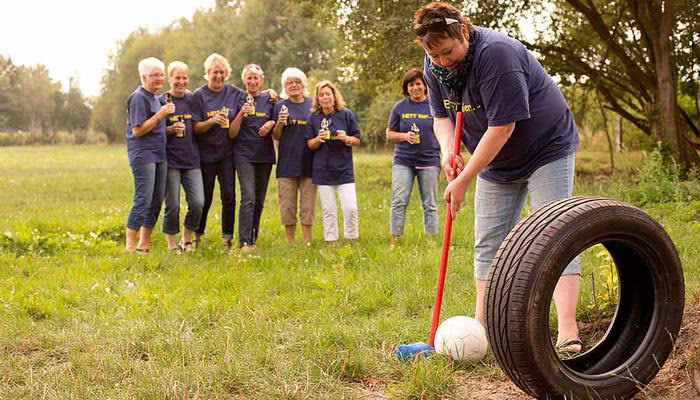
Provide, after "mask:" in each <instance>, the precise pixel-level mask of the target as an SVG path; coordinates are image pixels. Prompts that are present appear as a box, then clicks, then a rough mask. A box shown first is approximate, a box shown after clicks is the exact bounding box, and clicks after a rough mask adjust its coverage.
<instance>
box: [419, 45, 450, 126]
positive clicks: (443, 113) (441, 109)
mask: <svg viewBox="0 0 700 400" xmlns="http://www.w3.org/2000/svg"><path fill="white" fill-rule="evenodd" d="M429 63H430V60H429V59H428V56H425V59H424V61H423V80H424V81H425V86H427V87H428V103H429V104H430V113H431V114H432V115H433V117H434V118H447V117H448V115H447V110H446V109H445V102H444V99H443V98H442V93H441V92H440V88H439V87H438V85H439V83H438V82H437V81H436V80H435V77H434V76H433V73H432V72H430V68H428V65H429Z"/></svg>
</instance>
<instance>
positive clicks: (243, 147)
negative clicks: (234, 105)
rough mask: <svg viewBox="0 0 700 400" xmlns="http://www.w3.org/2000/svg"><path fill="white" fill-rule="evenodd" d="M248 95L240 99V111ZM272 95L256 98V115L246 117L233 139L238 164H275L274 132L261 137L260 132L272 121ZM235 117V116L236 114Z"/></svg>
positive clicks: (261, 95) (262, 95)
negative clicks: (261, 128) (262, 127)
mask: <svg viewBox="0 0 700 400" xmlns="http://www.w3.org/2000/svg"><path fill="white" fill-rule="evenodd" d="M245 99H246V94H245V93H244V94H243V96H242V98H241V99H240V104H239V109H240V107H243V104H245ZM273 107H274V106H273V105H272V104H271V103H270V94H269V93H267V92H265V93H261V94H259V95H257V96H255V115H244V116H243V117H242V118H243V119H242V120H241V129H240V131H238V136H236V138H235V139H233V158H234V160H236V162H249V163H272V164H274V163H275V146H274V144H273V143H272V130H270V132H269V133H268V134H267V135H266V136H260V134H258V130H260V127H261V126H263V125H264V124H265V123H266V122H267V121H270V120H271V119H272V108H273ZM234 116H235V114H234Z"/></svg>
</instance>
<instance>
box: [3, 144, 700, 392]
mask: <svg viewBox="0 0 700 400" xmlns="http://www.w3.org/2000/svg"><path fill="white" fill-rule="evenodd" d="M604 157H605V154H602V155H600V156H599V158H598V159H601V158H602V159H604ZM0 160H2V163H0V360H2V362H0V398H12V399H35V398H76V399H83V398H99V399H103V398H111V399H126V398H139V399H164V398H234V399H238V398H240V399H243V398H246V399H251V398H252V399H270V398H289V399H291V398H294V399H296V398H299V399H302V398H304V399H305V398H333V399H336V398H360V397H361V396H362V393H364V391H363V390H365V389H367V388H369V387H370V386H372V387H375V389H374V390H381V391H382V392H383V393H385V394H387V395H390V396H393V397H394V398H415V399H418V398H435V399H438V398H454V397H456V396H457V390H456V383H455V382H456V379H457V378H459V377H460V376H466V375H470V376H472V375H477V376H478V375H484V376H492V375H494V374H497V375H498V374H500V371H499V370H498V369H497V364H496V363H495V361H494V360H493V358H492V357H487V358H486V359H485V360H484V361H482V362H480V363H475V364H459V363H454V362H451V361H449V360H447V359H445V358H432V359H430V360H418V361H416V362H414V363H402V362H398V361H396V360H395V358H394V357H393V349H394V346H395V345H397V344H401V343H409V342H414V341H425V340H426V339H427V336H428V333H429V328H430V327H429V322H430V315H431V308H432V304H433V297H434V287H435V281H436V276H437V267H438V261H439V253H440V242H439V241H437V240H431V239H429V238H426V237H425V236H424V235H423V234H422V223H421V221H422V216H421V210H420V207H419V203H420V201H419V199H418V195H417V190H414V193H413V197H412V200H411V205H410V206H409V210H408V214H407V226H406V232H405V235H404V237H403V239H402V243H401V244H400V245H399V246H398V247H397V248H396V249H395V250H393V251H389V250H388V219H389V206H390V182H391V156H390V155H389V154H388V153H385V154H362V153H360V154H356V157H355V169H356V175H357V192H358V203H359V207H360V240H359V241H358V242H357V243H346V242H341V243H340V244H339V245H338V246H335V247H328V246H326V245H325V244H324V243H322V227H321V221H320V212H317V223H316V225H315V228H314V242H313V243H312V244H311V245H310V246H306V245H303V244H301V243H299V244H295V245H292V246H290V245H287V244H286V241H285V239H284V230H283V227H282V226H281V224H280V222H279V214H278V211H277V189H276V182H275V179H274V178H273V179H271V185H270V188H269V191H268V196H267V202H266V208H265V211H264V212H263V221H262V228H261V235H260V239H259V242H258V251H257V252H256V253H255V254H254V255H252V256H242V255H238V254H234V255H229V254H228V253H227V252H225V251H224V249H223V245H222V243H221V239H220V231H219V229H220V228H219V227H220V221H219V218H218V214H219V213H220V203H219V201H218V194H215V199H217V200H216V201H215V203H214V207H213V209H212V211H211V212H210V220H209V225H208V226H209V230H208V232H207V234H206V236H205V237H204V241H203V244H202V246H203V249H201V250H200V251H198V252H196V253H195V254H187V255H182V256H178V255H174V254H169V253H167V252H166V251H165V240H164V238H163V236H162V234H161V233H159V230H160V222H159V224H158V225H157V226H156V230H155V231H156V232H157V233H155V234H154V244H153V248H152V250H151V252H150V253H149V254H148V255H147V256H144V257H139V256H134V255H128V254H125V253H124V251H123V241H124V233H123V230H124V224H125V220H126V216H127V213H128V210H129V207H130V204H131V197H132V195H133V192H132V191H133V189H132V178H131V172H130V170H129V167H128V164H127V160H126V151H125V150H124V149H123V147H88V146H85V147H77V146H76V147H70V146H66V147H15V148H0ZM632 176H633V174H628V175H627V177H626V178H624V179H627V180H629V179H633V178H632ZM624 179H623V180H609V181H603V182H601V181H599V180H586V181H583V182H581V184H580V185H578V186H577V187H576V189H575V191H576V192H577V193H578V194H596V195H603V196H606V195H607V196H611V197H620V196H623V197H624V187H625V184H626V182H627V184H629V185H632V183H629V182H628V181H627V180H624ZM444 185H445V182H444V180H443V181H442V182H441V189H442V188H444ZM472 190H473V188H472ZM693 190H694V189H693ZM693 190H690V191H688V192H687V193H686V192H684V193H683V195H684V196H686V195H688V196H690V199H689V200H688V199H687V198H686V197H683V198H682V199H680V198H679V199H675V200H674V201H663V202H659V203H645V205H644V209H645V210H646V211H647V212H649V213H650V214H651V215H652V216H654V217H655V218H657V219H658V220H659V222H661V223H662V224H663V225H664V227H665V228H666V229H667V230H668V231H669V233H670V235H671V237H672V238H673V239H674V241H675V243H676V246H677V247H678V249H679V252H680V254H681V259H682V261H683V263H684V266H685V274H686V285H687V288H688V291H689V292H691V291H692V292H694V291H696V290H697V288H698V284H699V283H700V282H699V281H700V278H699V276H700V274H698V272H700V271H698V270H699V269H700V256H698V255H697V254H696V253H695V250H696V249H697V248H698V239H697V238H698V236H699V233H700V222H698V221H700V196H696V194H697V193H700V191H698V192H695V191H693ZM672 195H673V194H672ZM468 196H470V195H468ZM183 204H184V201H183ZM440 215H441V218H440V220H441V223H442V222H443V218H444V206H443V205H442V204H441V205H440ZM472 218H473V209H472V202H471V201H470V200H468V201H467V202H465V206H464V207H463V209H462V210H461V211H460V214H459V216H458V220H457V223H456V224H455V226H454V230H453V244H452V250H451V252H450V265H449V268H448V275H447V281H446V282H447V283H446V290H445V298H444V302H443V314H442V316H443V318H444V317H447V316H452V315H471V314H472V312H473V307H474V289H473V286H472V280H473V272H472V267H471V265H472V262H471V260H472V256H473V253H472V252H473V250H472V234H473V232H472ZM298 235H300V233H298ZM584 265H585V262H584ZM596 265H598V264H596ZM584 268H585V266H584ZM582 296H584V295H582ZM689 297H690V296H689ZM583 298H584V297H582V299H583ZM585 302H586V300H582V303H585ZM585 306H586V304H582V305H581V307H582V310H583V308H584V307H585ZM499 376H500V375H499ZM368 382H374V383H376V385H370V384H369V383H368ZM377 387H378V389H377ZM367 390H369V389H367Z"/></svg>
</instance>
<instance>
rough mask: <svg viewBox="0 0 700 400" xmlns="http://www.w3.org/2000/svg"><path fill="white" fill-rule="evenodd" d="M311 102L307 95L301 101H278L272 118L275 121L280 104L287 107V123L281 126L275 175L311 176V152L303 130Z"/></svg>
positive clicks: (291, 176)
mask: <svg viewBox="0 0 700 400" xmlns="http://www.w3.org/2000/svg"><path fill="white" fill-rule="evenodd" d="M311 103H312V100H311V98H309V97H305V98H304V101H303V102H302V103H293V102H292V101H291V100H289V99H285V100H281V101H278V102H277V104H275V110H274V113H273V115H272V119H274V120H275V121H277V118H278V117H279V114H280V109H281V108H282V105H285V106H286V107H287V110H288V112H289V117H287V125H285V126H284V127H283V128H282V136H281V137H280V143H279V149H278V151H279V154H278V155H277V157H278V160H277V177H278V178H299V177H310V176H311V165H312V163H313V154H312V153H311V150H309V146H307V145H306V138H305V137H304V132H305V130H306V125H307V124H308V122H309V116H311Z"/></svg>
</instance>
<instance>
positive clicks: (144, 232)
mask: <svg viewBox="0 0 700 400" xmlns="http://www.w3.org/2000/svg"><path fill="white" fill-rule="evenodd" d="M152 233H153V228H146V227H145V226H142V227H141V237H140V238H139V246H138V248H139V249H141V250H148V249H149V248H150V247H151V234H152Z"/></svg>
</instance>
